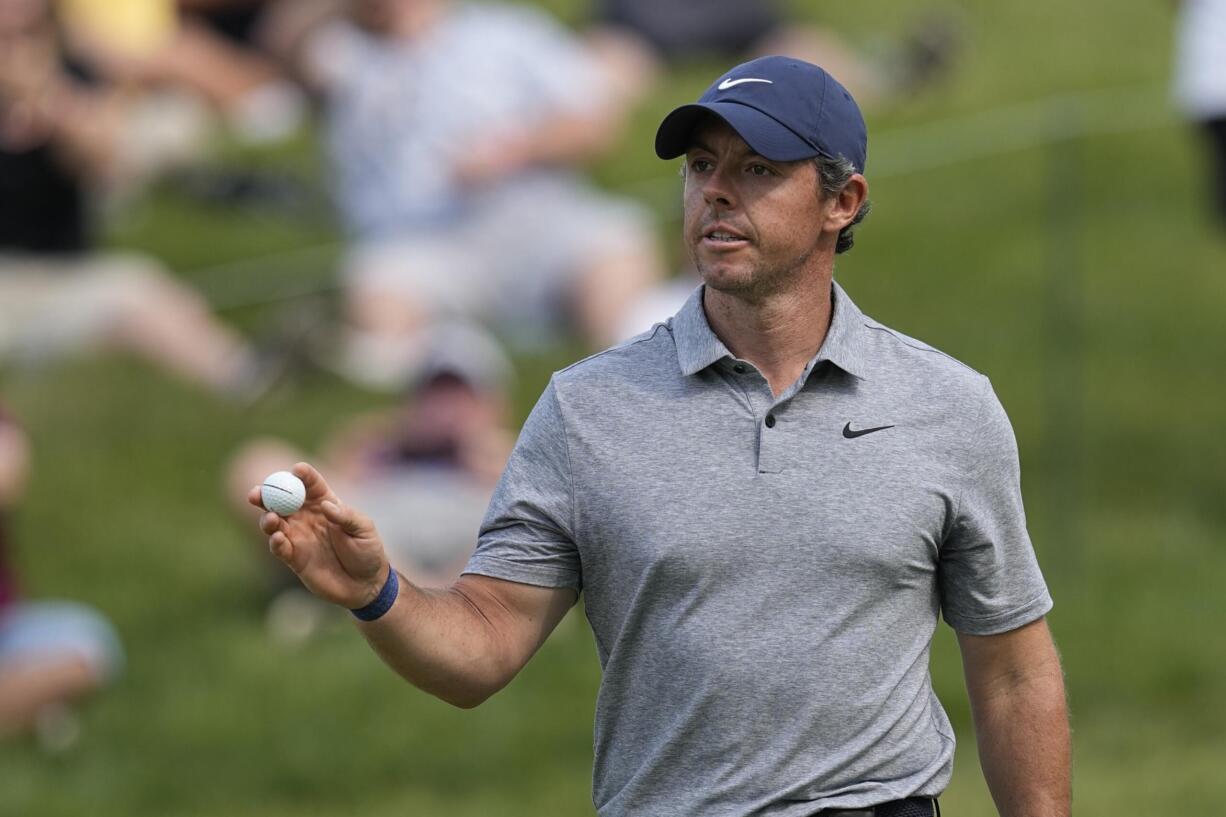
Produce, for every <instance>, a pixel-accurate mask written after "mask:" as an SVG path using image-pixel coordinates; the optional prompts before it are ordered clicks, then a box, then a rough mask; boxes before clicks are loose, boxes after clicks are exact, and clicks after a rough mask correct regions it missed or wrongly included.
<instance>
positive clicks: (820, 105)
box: [656, 57, 868, 173]
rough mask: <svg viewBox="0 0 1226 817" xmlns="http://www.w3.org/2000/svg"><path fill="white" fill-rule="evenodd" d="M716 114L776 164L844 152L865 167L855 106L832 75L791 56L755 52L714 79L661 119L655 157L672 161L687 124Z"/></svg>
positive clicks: (684, 141)
mask: <svg viewBox="0 0 1226 817" xmlns="http://www.w3.org/2000/svg"><path fill="white" fill-rule="evenodd" d="M708 113H711V114H715V115H716V116H718V117H719V118H720V119H723V120H724V121H725V122H727V123H728V125H729V126H730V127H731V128H732V129H733V130H735V131H736V132H737V133H738V134H740V136H741V138H742V139H744V140H745V142H746V143H747V144H748V145H749V146H750V147H751V148H753V150H754V152H755V153H757V154H758V155H760V156H763V157H765V158H767V159H771V160H772V161H776V162H796V161H800V160H801V159H812V158H813V157H814V156H819V155H820V156H825V157H827V158H830V159H837V158H840V157H841V158H843V159H846V160H847V161H849V162H851V163H852V165H854V166H855V168H856V170H857V171H859V172H861V173H863V172H864V162H865V159H866V158H867V153H868V130H867V129H866V128H865V126H864V117H863V116H862V115H861V114H860V106H858V105H856V101H855V100H854V99H852V98H851V94H849V93H848V92H847V89H846V88H844V87H843V86H842V85H840V84H839V82H838V80H836V79H835V78H834V77H832V76H830V74H828V73H826V71H824V70H823V69H821V68H818V67H817V66H816V65H813V64H811V63H807V62H804V61H802V60H796V59H792V58H791V57H759V58H758V59H756V60H751V61H750V62H747V63H743V64H742V65H738V66H737V67H736V68H733V69H732V70H731V71H729V72H728V73H726V74H724V75H723V76H722V77H720V78H719V79H718V80H716V81H715V82H714V83H713V84H712V85H711V87H710V88H708V89H707V91H706V93H704V94H703V95H702V96H701V97H700V98H699V99H698V102H696V103H693V104H690V105H682V106H681V107H680V108H677V109H676V110H674V111H673V112H672V113H670V114H669V115H668V116H666V117H664V121H663V122H661V123H660V130H659V131H657V132H656V155H658V156H659V157H660V158H661V159H675V158H676V157H678V156H680V155H681V154H683V153H685V152H686V151H687V150H688V149H689V148H690V145H691V143H690V139H691V137H692V135H693V131H694V127H695V126H696V125H697V124H698V123H699V122H700V121H701V120H702V118H703V117H704V116H705V115H706V114H708Z"/></svg>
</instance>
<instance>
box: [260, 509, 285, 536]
mask: <svg viewBox="0 0 1226 817" xmlns="http://www.w3.org/2000/svg"><path fill="white" fill-rule="evenodd" d="M260 530H261V531H263V532H264V535H265V536H272V535H273V534H274V533H276V532H277V531H279V530H281V517H279V516H277V515H276V514H275V513H271V512H270V513H266V514H264V515H263V516H261V517H260Z"/></svg>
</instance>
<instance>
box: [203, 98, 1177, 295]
mask: <svg viewBox="0 0 1226 817" xmlns="http://www.w3.org/2000/svg"><path fill="white" fill-rule="evenodd" d="M1167 100H1168V94H1167V89H1166V88H1165V86H1156V85H1134V86H1124V87H1110V88H1100V89H1094V90H1089V91H1079V92H1075V93H1068V94H1058V95H1054V96H1049V97H1044V98H1042V99H1036V100H1033V101H1029V102H1022V103H1017V104H1011V105H1002V106H1000V107H997V108H991V109H988V110H984V111H978V112H975V113H971V114H965V115H961V116H952V117H948V118H945V119H940V120H936V121H933V122H927V123H924V124H922V125H911V126H906V127H901V128H895V129H893V130H888V131H884V132H881V133H879V134H876V135H875V136H874V137H873V139H872V141H871V142H870V144H869V147H870V149H871V150H870V155H869V159H870V168H871V170H870V176H869V178H870V179H872V180H879V179H890V178H896V177H899V176H905V175H909V174H912V173H920V172H925V171H930V170H938V169H941V168H945V167H952V166H955V165H959V164H963V163H966V162H972V161H977V160H980V159H987V158H993V157H998V156H1005V155H1008V154H1011V153H1019V152H1022V151H1026V150H1031V149H1033V148H1037V147H1042V146H1045V145H1051V144H1055V143H1058V142H1062V141H1067V140H1069V139H1079V138H1084V137H1087V136H1103V135H1111V134H1120V133H1140V132H1143V131H1147V130H1156V129H1160V128H1166V127H1170V126H1172V125H1173V124H1174V123H1175V122H1177V121H1178V119H1177V115H1176V114H1175V113H1174V112H1173V110H1172V109H1171V107H1170V105H1169V102H1168V101H1167ZM669 167H670V170H669V171H668V172H667V173H666V174H660V175H654V176H650V177H648V178H644V179H639V180H636V181H632V182H629V183H623V184H619V185H616V186H615V188H614V189H615V190H616V191H618V192H620V193H623V194H626V195H630V196H632V197H634V198H637V199H639V200H640V201H646V202H649V203H651V204H653V205H654V206H655V207H656V209H657V210H659V211H663V212H666V213H670V214H672V215H670V216H666V217H664V219H665V220H666V221H675V220H676V219H677V218H678V215H677V209H678V208H677V205H678V204H679V203H680V185H679V181H678V178H677V175H676V173H675V170H673V169H672V168H673V167H675V166H673V165H669ZM340 248H341V245H340V244H339V243H336V242H332V243H326V244H317V245H313V246H310V247H303V248H298V249H294V250H288V251H284V252H275V253H268V254H265V255H260V256H255V257H251V258H242V259H238V260H235V261H229V262H226V263H224V264H217V265H215V266H208V267H199V268H196V269H194V270H190V271H189V273H188V274H189V276H190V277H192V278H209V279H216V278H218V277H221V276H225V275H228V274H229V275H234V274H242V273H247V274H246V275H245V276H244V283H243V284H242V285H240V286H238V287H236V288H235V287H230V286H225V285H222V286H215V285H213V284H206V285H205V286H204V287H203V289H205V291H206V294H207V293H208V291H209V290H215V291H214V292H213V294H212V295H210V296H208V297H209V301H210V302H211V303H212V305H213V308H214V309H219V310H224V309H234V308H237V307H242V306H253V305H258V304H264V303H272V302H275V301H282V300H287V299H290V298H295V297H301V296H305V295H313V294H318V293H322V292H328V291H331V290H333V289H335V288H336V282H335V275H334V273H333V271H332V270H331V264H330V263H329V264H328V265H327V270H326V272H325V274H323V275H320V274H318V273H317V274H315V275H313V276H312V275H304V274H302V268H303V267H307V268H310V267H312V266H315V265H319V264H320V262H321V261H329V262H330V261H331V260H332V259H334V258H335V257H336V256H337V255H338V254H339V253H340ZM273 269H276V270H280V271H282V272H284V271H285V270H287V269H289V270H290V272H291V274H293V277H292V279H291V280H290V281H289V282H288V283H287V282H285V281H283V280H281V278H282V277H284V276H283V275H282V274H278V275H272V274H270V270H273ZM270 282H271V285H270Z"/></svg>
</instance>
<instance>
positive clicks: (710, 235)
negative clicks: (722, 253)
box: [701, 225, 749, 249]
mask: <svg viewBox="0 0 1226 817" xmlns="http://www.w3.org/2000/svg"><path fill="white" fill-rule="evenodd" d="M701 243H702V244H703V245H705V246H708V247H713V248H718V249H734V248H737V247H742V246H744V245H746V244H748V243H749V239H747V238H746V237H745V236H743V235H741V234H740V233H738V232H736V231H735V230H732V229H729V228H728V227H725V226H723V225H720V226H717V227H712V228H711V229H709V230H707V231H706V232H704V233H703V234H702V242H701Z"/></svg>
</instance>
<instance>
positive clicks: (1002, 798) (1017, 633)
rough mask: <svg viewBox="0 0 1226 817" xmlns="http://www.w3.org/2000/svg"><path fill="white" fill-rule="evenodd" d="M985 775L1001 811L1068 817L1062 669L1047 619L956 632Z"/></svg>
mask: <svg viewBox="0 0 1226 817" xmlns="http://www.w3.org/2000/svg"><path fill="white" fill-rule="evenodd" d="M958 645H959V647H960V648H961V651H962V664H963V670H964V672H965V674H966V688H967V692H968V693H969V695H970V701H971V711H972V714H973V715H974V720H975V736H976V741H977V743H978V745H979V759H980V762H981V764H982V765H983V773H984V777H985V778H986V780H987V783H988V788H989V789H990V790H991V792H992V799H993V800H994V801H995V802H996V808H997V810H998V811H999V812H1000V814H1001V817H1068V815H1069V814H1070V810H1071V807H1072V806H1071V799H1072V794H1071V784H1070V768H1069V765H1070V749H1069V725H1068V710H1067V707H1066V704H1065V698H1064V675H1063V672H1062V671H1061V669H1060V656H1059V655H1058V654H1057V653H1056V647H1055V644H1054V643H1053V642H1052V638H1051V632H1050V631H1049V630H1048V628H1047V622H1046V620H1045V619H1039V620H1038V621H1035V622H1033V623H1031V624H1028V625H1026V626H1024V627H1021V628H1019V629H1016V630H1012V631H1010V632H1007V633H1001V634H999V635H989V636H974V635H963V634H961V633H959V635H958Z"/></svg>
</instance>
